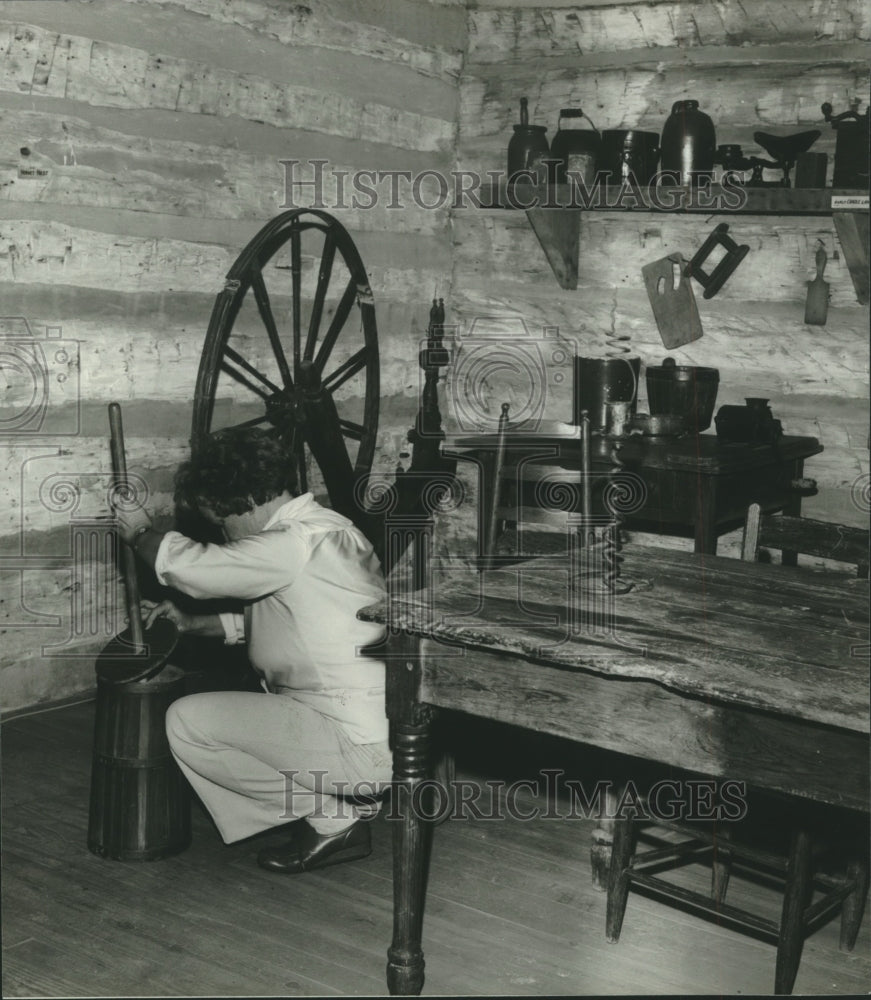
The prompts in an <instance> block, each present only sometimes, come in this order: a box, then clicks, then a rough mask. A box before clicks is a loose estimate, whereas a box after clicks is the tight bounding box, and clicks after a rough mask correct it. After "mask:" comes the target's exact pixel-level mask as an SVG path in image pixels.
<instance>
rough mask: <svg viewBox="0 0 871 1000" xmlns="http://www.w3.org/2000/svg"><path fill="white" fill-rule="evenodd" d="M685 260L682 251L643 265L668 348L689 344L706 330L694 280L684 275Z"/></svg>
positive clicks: (646, 284) (654, 311)
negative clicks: (695, 291)
mask: <svg viewBox="0 0 871 1000" xmlns="http://www.w3.org/2000/svg"><path fill="white" fill-rule="evenodd" d="M686 264H687V262H686V261H685V260H684V259H683V257H682V256H681V254H679V253H672V254H669V255H668V257H661V258H660V259H659V260H655V261H653V263H651V264H645V265H644V267H642V268H641V274H642V275H643V277H644V286H645V288H646V289H647V297H648V298H649V299H650V305H651V307H652V309H653V316H654V318H655V319H656V325H657V327H658V328H659V335H660V337H662V342H663V344H664V345H665V346H666V347H667V348H668V350H671V349H672V348H674V347H681V346H683V345H684V344H690V343H692V341H694V340H698V339H699V337H701V335H702V333H703V332H704V331H703V330H702V321H701V319H700V318H699V309H698V306H697V305H696V297H695V294H694V292H693V286H692V283H691V281H690V279H689V278H687V277H685V276H684V270H685V269H686Z"/></svg>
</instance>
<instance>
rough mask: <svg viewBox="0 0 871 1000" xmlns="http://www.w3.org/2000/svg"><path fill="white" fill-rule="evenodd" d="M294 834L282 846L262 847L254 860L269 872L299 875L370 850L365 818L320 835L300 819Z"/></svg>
mask: <svg viewBox="0 0 871 1000" xmlns="http://www.w3.org/2000/svg"><path fill="white" fill-rule="evenodd" d="M294 834H295V836H294V837H293V838H292V839H291V840H290V841H289V842H288V843H286V844H284V845H282V846H281V847H264V848H263V850H262V851H260V853H259V854H258V855H257V864H258V865H260V867H261V868H265V869H266V870H267V871H270V872H282V873H283V874H285V875H299V874H300V873H301V872H313V871H317V869H318V868H327V867H328V866H329V865H339V864H341V863H342V862H343V861H359V860H360V859H361V858H365V857H367V856H368V855H369V854H371V853H372V836H371V834H370V832H369V824H368V823H367V822H366V821H364V820H358V821H357V822H356V823H354V825H353V826H349V827H348V828H347V829H346V830H342V832H341V833H336V834H333V835H332V836H323V835H322V834H319V833H318V832H317V830H315V828H314V827H313V826H311V824H309V823H300V824H299V830H298V831H297V830H294Z"/></svg>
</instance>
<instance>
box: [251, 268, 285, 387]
mask: <svg viewBox="0 0 871 1000" xmlns="http://www.w3.org/2000/svg"><path fill="white" fill-rule="evenodd" d="M251 287H252V288H253V289H254V298H255V300H256V302H257V308H258V310H259V311H260V318H261V319H262V320H263V325H264V326H265V327H266V332H267V334H268V335H269V343H270V344H271V345H272V351H273V353H274V354H275V360H276V361H277V362H278V371H279V372H280V374H281V380H282V382H284V388H285V389H292V388H293V379H292V378H291V375H290V369H289V368H288V367H287V358H286V357H285V356H284V348H283V347H282V346H281V338H280V337H279V336H278V328H277V327H276V325H275V317H274V316H273V314H272V306H271V305H270V302H269V293H268V292H267V291H266V283H265V282H264V280H263V275H262V274H261V272H260V271H255V272H254V274H253V275H252V278H251Z"/></svg>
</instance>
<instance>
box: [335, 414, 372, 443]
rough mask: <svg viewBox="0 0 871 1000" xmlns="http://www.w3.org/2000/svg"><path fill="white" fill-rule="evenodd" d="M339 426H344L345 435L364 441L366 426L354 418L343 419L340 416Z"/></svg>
mask: <svg viewBox="0 0 871 1000" xmlns="http://www.w3.org/2000/svg"><path fill="white" fill-rule="evenodd" d="M339 427H341V428H342V433H343V434H344V435H345V437H349V438H351V439H352V440H354V441H362V440H363V435H364V434H365V433H366V428H365V427H364V426H363V425H362V424H358V423H356V422H355V421H353V420H342V419H341V418H340V419H339Z"/></svg>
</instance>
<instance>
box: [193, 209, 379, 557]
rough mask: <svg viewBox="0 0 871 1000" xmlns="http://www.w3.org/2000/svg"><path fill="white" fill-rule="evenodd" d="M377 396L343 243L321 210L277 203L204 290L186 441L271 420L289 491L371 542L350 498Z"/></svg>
mask: <svg viewBox="0 0 871 1000" xmlns="http://www.w3.org/2000/svg"><path fill="white" fill-rule="evenodd" d="M249 292H250V295H249ZM355 306H356V308H355ZM378 399H379V367H378V333H377V328H376V323H375V307H374V303H373V300H372V292H371V289H370V287H369V279H368V277H367V274H366V270H365V268H364V266H363V262H362V260H361V259H360V255H359V253H358V252H357V248H356V246H355V245H354V242H353V240H352V239H351V237H350V235H349V234H348V232H347V230H346V229H345V228H344V226H342V225H341V224H340V223H339V222H338V221H337V220H336V219H334V218H332V217H331V216H330V215H329V214H327V213H326V212H321V211H314V210H308V209H293V210H292V211H289V212H284V213H283V214H281V215H279V216H277V217H276V218H275V219H273V220H272V221H271V222H269V223H267V224H266V225H265V226H264V227H263V229H261V230H260V232H259V233H258V234H257V235H256V236H255V237H254V239H252V240H251V242H250V243H249V244H248V246H246V247H245V249H244V250H243V251H242V253H241V254H240V255H239V258H238V260H237V261H236V263H235V264H234V265H233V266H232V268H230V270H229V272H228V273H227V278H226V282H225V285H224V288H223V290H222V291H221V292H220V293H219V294H218V296H217V298H216V299H215V305H214V307H213V309H212V315H211V319H210V321H209V327H208V330H207V332H206V339H205V345H204V347H203V353H202V357H201V359H200V367H199V372H198V375H197V383H196V390H195V395H194V416H193V427H192V440H191V444H192V447H193V448H194V449H196V448H197V446H198V444H199V443H200V442H202V440H203V439H204V438H205V437H206V436H207V435H209V434H210V433H212V432H213V431H216V430H219V429H222V428H224V427H228V426H237V427H245V426H247V427H254V426H263V427H265V428H270V427H271V428H274V429H275V432H276V433H277V434H278V435H279V437H280V439H281V440H282V442H283V443H284V444H285V447H286V448H287V456H288V461H289V462H293V463H294V464H295V466H296V471H297V475H298V478H299V486H300V489H301V490H302V491H307V490H311V491H312V492H313V493H314V494H315V496H316V498H317V499H319V500H321V501H322V502H327V501H328V502H329V504H330V506H331V507H332V508H333V509H334V510H337V511H339V512H340V513H342V514H344V515H345V516H346V517H349V518H350V519H351V520H352V521H354V523H355V524H357V526H358V527H359V528H361V530H363V532H364V533H365V534H367V536H368V537H369V538H370V540H371V541H372V542H373V544H376V546H377V544H378V543H380V541H381V539H380V538H379V537H378V536H379V535H380V532H379V531H378V530H377V527H376V526H375V524H374V521H373V519H372V518H371V517H370V516H369V515H368V514H367V513H366V511H365V510H364V507H363V503H362V500H363V497H364V494H365V488H366V484H367V482H368V475H369V472H370V470H371V467H372V460H373V458H374V454H375V440H376V433H377V427H378Z"/></svg>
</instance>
